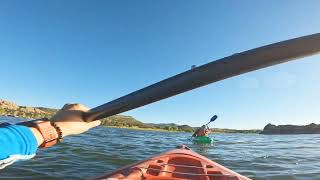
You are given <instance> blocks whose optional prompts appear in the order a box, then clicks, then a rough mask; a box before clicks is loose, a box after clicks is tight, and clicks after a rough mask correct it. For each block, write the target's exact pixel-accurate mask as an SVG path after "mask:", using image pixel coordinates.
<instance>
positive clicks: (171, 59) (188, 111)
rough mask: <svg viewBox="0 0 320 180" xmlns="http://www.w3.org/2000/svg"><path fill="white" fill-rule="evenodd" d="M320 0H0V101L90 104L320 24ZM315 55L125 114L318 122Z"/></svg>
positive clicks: (255, 123) (236, 122)
mask: <svg viewBox="0 0 320 180" xmlns="http://www.w3.org/2000/svg"><path fill="white" fill-rule="evenodd" d="M319 7H320V1H316V0H315V1H311V0H309V1H293V0H288V1H285V0H282V1H277V0H274V1H254V0H250V1H231V0H230V1H212V0H208V1H205V0H201V1H199V0H194V1H191V0H189V1H186V0H163V1H154V0H145V1H143V0H136V1H132V0H128V1H124V0H120V1H118V0H117V1H111V0H108V1H93V0H90V1H89V0H87V1H82V0H68V1H63V0H56V1H43V0H39V1H14V0H7V1H2V2H1V6H0V98H2V99H8V100H12V101H14V102H16V103H18V104H22V105H28V106H47V107H54V108H59V107H61V106H62V105H63V104H64V103H67V102H79V103H83V104H85V105H87V106H89V107H95V106H98V105H100V104H103V103H106V102H108V101H110V100H113V99H115V98H118V97H120V96H123V95H126V94H127V93H130V92H132V91H135V90H138V89H140V88H143V87H145V86H147V85H150V84H152V83H155V82H157V81H159V80H162V79H164V78H167V77H170V76H172V75H175V74H177V73H180V72H183V71H185V70H189V69H190V67H191V65H193V64H195V65H202V64H205V63H207V62H210V61H212V60H215V59H219V58H222V57H224V56H228V55H231V54H233V53H237V52H241V51H244V50H248V49H252V48H255V47H258V46H262V45H266V44H270V43H273V42H277V41H282V40H286V39H290V38H294V37H299V36H303V35H308V34H313V33H318V32H319V29H320V21H319V18H320V11H319ZM319 81H320V56H313V57H310V58H304V59H301V60H299V61H294V62H290V63H286V64H282V65H278V66H273V67H271V68H267V69H263V70H260V71H255V72H252V73H248V74H245V75H241V76H238V77H235V78H231V79H227V80H224V81H220V82H218V83H215V84H211V85H209V86H206V87H202V88H200V89H197V90H194V91H191V92H187V93H185V94H181V95H178V96H176V97H173V98H170V99H166V100H163V101H161V102H157V103H154V104H151V105H148V106H145V107H142V108H139V109H136V110H132V111H129V112H126V113H124V114H126V115H132V116H134V117H136V118H137V119H139V120H141V121H143V122H154V123H169V122H174V123H178V124H189V125H193V126H199V125H201V124H203V123H206V122H207V121H208V119H209V118H210V116H211V115H213V114H217V115H218V116H219V118H218V120H216V122H214V123H213V124H212V125H214V126H215V127H221V128H237V129H250V128H263V127H264V125H266V124H267V123H269V122H270V123H274V124H308V123H311V122H315V123H320V110H319V107H320V104H319V100H320V93H319V92H320V83H319Z"/></svg>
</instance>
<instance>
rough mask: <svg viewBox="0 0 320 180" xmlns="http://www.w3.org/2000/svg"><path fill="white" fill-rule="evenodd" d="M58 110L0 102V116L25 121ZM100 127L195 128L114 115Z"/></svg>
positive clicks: (187, 130)
mask: <svg viewBox="0 0 320 180" xmlns="http://www.w3.org/2000/svg"><path fill="white" fill-rule="evenodd" d="M57 111H58V109H53V108H45V107H27V106H19V105H17V104H15V103H13V102H10V101H6V100H0V116H13V117H22V118H27V119H36V118H43V117H47V118H50V117H51V116H53V115H54V114H55V113H56V112H57ZM101 121H102V125H105V126H112V127H124V128H136V129H149V130H158V129H160V130H166V131H183V132H194V131H195V130H196V129H197V127H191V126H188V125H178V124H174V123H167V124H166V123H160V124H154V123H143V122H141V121H138V120H137V119H135V118H133V117H131V116H124V115H115V116H111V117H108V118H104V119H102V120H101ZM213 132H215V133H259V132H260V131H259V130H235V129H217V128H213Z"/></svg>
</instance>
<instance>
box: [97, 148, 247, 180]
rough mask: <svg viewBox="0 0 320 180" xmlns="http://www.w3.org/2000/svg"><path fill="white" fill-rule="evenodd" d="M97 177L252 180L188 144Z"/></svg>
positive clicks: (153, 179) (152, 179)
mask: <svg viewBox="0 0 320 180" xmlns="http://www.w3.org/2000/svg"><path fill="white" fill-rule="evenodd" d="M96 179H110V180H111V179H112V180H116V179H119V180H120V179H151V180H165V179H171V180H182V179H194V180H250V179H249V178H247V177H244V176H242V175H240V174H238V173H236V172H234V171H232V170H230V169H228V168H226V167H224V166H222V165H220V164H218V163H216V162H213V161H211V160H210V159H208V158H206V157H204V156H201V155H199V154H197V153H196V152H194V151H192V150H190V149H189V148H188V147H186V146H184V145H182V146H179V147H177V149H174V150H171V151H168V152H165V153H163V154H160V155H156V156H154V157H151V158H149V159H146V160H143V161H140V162H138V163H135V164H131V165H128V166H126V167H123V168H120V169H117V170H115V171H112V172H110V173H108V174H106V175H104V176H102V177H99V178H96Z"/></svg>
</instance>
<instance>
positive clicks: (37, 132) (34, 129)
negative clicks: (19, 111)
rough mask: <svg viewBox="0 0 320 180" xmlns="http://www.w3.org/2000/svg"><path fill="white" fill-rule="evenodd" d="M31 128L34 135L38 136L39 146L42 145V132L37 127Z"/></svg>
mask: <svg viewBox="0 0 320 180" xmlns="http://www.w3.org/2000/svg"><path fill="white" fill-rule="evenodd" d="M30 130H31V132H32V133H33V135H34V137H35V138H36V140H37V143H38V146H40V145H41V144H42V143H43V141H44V140H43V137H42V135H41V133H40V132H39V131H38V130H37V129H36V128H33V127H30Z"/></svg>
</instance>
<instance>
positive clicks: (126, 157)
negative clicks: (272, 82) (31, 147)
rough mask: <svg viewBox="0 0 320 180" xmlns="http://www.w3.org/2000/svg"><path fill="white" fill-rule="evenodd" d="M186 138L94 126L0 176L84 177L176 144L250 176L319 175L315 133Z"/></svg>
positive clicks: (274, 179) (319, 142)
mask: <svg viewBox="0 0 320 180" xmlns="http://www.w3.org/2000/svg"><path fill="white" fill-rule="evenodd" d="M0 120H2V121H7V119H5V118H0ZM10 121H12V118H11V119H10ZM189 137H190V133H170V132H151V131H137V130H128V129H118V128H105V127H98V128H95V129H92V130H90V131H89V132H87V133H85V134H82V135H79V136H74V137H68V138H66V139H65V140H64V141H63V142H62V143H60V144H58V145H56V146H54V147H52V148H49V149H41V150H39V151H38V153H37V156H36V157H35V158H34V159H32V160H28V161H23V162H18V163H16V164H14V165H11V166H9V167H7V168H6V169H4V170H2V171H0V179H30V178H32V179H90V178H92V177H96V176H98V175H101V174H104V173H105V172H108V171H110V170H113V169H116V168H119V167H121V166H124V165H127V164H130V163H133V162H135V161H138V160H142V159H145V158H147V157H150V156H152V155H155V154H159V153H162V152H164V151H167V150H170V149H173V148H175V146H177V145H180V144H186V145H187V146H189V147H190V148H191V149H193V150H194V151H196V152H198V153H199V154H202V155H204V156H206V157H208V158H209V159H212V160H214V161H216V162H218V163H220V164H222V165H224V166H226V167H228V168H230V169H232V170H234V171H236V172H238V173H240V174H242V175H245V176H247V177H250V178H252V179H258V180H260V179H272V180H277V179H279V180H287V179H320V161H319V159H320V135H290V136H289V135H259V134H212V135H211V137H214V138H215V139H218V140H219V142H217V143H215V144H214V145H212V146H200V145H197V144H193V143H192V142H190V141H189V140H188V138H189ZM0 148H2V147H0Z"/></svg>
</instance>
